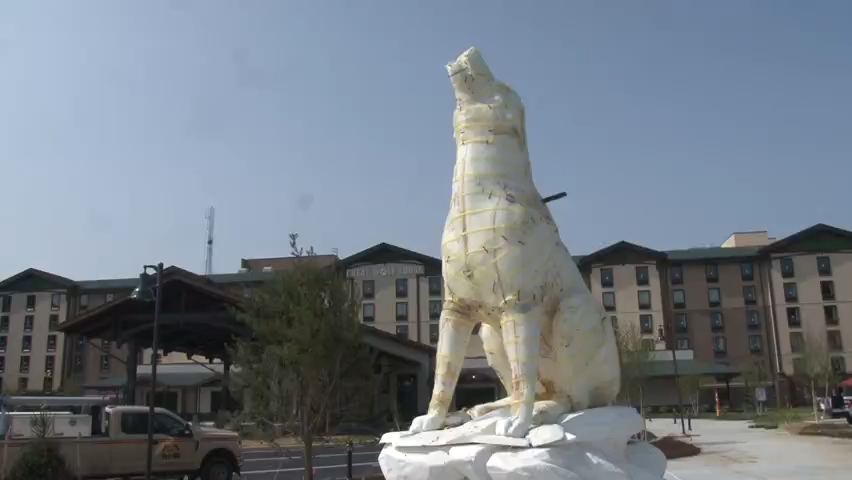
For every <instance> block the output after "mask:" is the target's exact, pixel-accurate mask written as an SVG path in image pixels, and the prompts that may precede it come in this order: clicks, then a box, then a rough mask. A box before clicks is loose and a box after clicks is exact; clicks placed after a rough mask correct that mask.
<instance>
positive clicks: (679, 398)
mask: <svg viewBox="0 0 852 480" xmlns="http://www.w3.org/2000/svg"><path fill="white" fill-rule="evenodd" d="M674 324H675V322H674V321H672V325H671V336H672V337H671V338H672V365H673V367H674V378H675V390H677V409H678V411H679V412H680V430H681V432H683V434H684V435H686V423H685V422H684V421H683V396H682V394H681V393H680V377H679V375H678V371H677V339H676V338H675V326H674Z"/></svg>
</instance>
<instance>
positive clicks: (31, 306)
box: [27, 295, 36, 312]
mask: <svg viewBox="0 0 852 480" xmlns="http://www.w3.org/2000/svg"><path fill="white" fill-rule="evenodd" d="M35 307H36V296H35V295H27V311H28V312H35Z"/></svg>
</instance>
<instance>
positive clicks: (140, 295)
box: [131, 262, 163, 480]
mask: <svg viewBox="0 0 852 480" xmlns="http://www.w3.org/2000/svg"><path fill="white" fill-rule="evenodd" d="M149 269H150V270H154V272H155V275H156V276H157V283H156V285H155V288H156V290H157V291H156V292H155V293H154V325H153V336H154V338H153V340H152V341H151V388H150V392H149V394H148V395H149V397H148V448H147V451H146V457H145V479H146V480H151V469H152V468H151V467H152V464H153V459H154V415H155V412H154V409H155V408H156V407H155V406H154V403H155V398H156V393H157V351H158V350H159V349H160V336H159V328H158V327H159V324H160V309H161V308H162V300H163V297H162V285H163V264H162V262H161V263H158V264H157V265H145V266H144V267H143V268H142V274H141V275H139V286H138V287H136V290H134V291H133V293H132V294H131V296H132V297H133V298H136V299H139V300H150V296H151V293H152V292H151V290H150V288H149V287H148V285H147V283H148V282H147V279H148V270H149ZM134 380H135V379H134Z"/></svg>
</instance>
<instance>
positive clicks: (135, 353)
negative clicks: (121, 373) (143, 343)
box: [124, 340, 139, 405]
mask: <svg viewBox="0 0 852 480" xmlns="http://www.w3.org/2000/svg"><path fill="white" fill-rule="evenodd" d="M126 362H127V363H125V369H126V375H127V381H126V383H125V387H124V396H125V397H124V404H125V405H135V404H136V371H137V366H138V364H139V345H138V344H137V343H136V341H135V340H131V341H129V342H127V359H126Z"/></svg>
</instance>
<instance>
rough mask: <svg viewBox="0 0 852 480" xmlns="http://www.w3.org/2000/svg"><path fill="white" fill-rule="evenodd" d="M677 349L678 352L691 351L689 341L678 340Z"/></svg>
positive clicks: (683, 338) (682, 338)
mask: <svg viewBox="0 0 852 480" xmlns="http://www.w3.org/2000/svg"><path fill="white" fill-rule="evenodd" d="M676 348H677V349H678V350H689V339H688V338H685V337H681V338H678V339H677V347H676Z"/></svg>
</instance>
